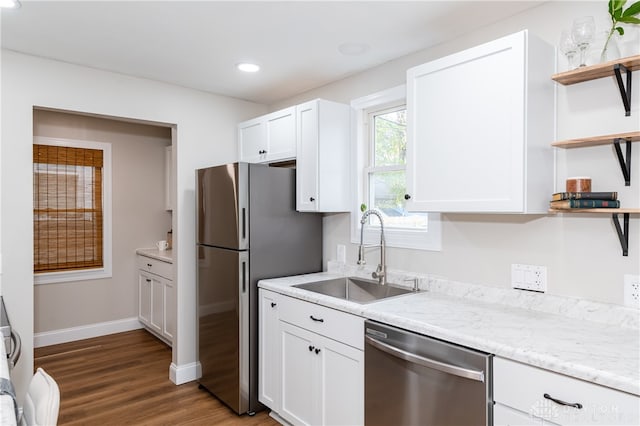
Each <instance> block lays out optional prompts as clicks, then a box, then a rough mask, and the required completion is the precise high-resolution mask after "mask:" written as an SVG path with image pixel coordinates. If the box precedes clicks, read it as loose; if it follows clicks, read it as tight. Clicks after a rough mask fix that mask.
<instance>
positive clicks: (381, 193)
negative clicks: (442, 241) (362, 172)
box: [369, 170, 427, 230]
mask: <svg viewBox="0 0 640 426" xmlns="http://www.w3.org/2000/svg"><path fill="white" fill-rule="evenodd" d="M369 190H370V195H369V199H370V200H371V202H372V203H371V204H372V207H373V208H376V209H378V210H380V211H381V212H382V214H383V216H384V224H385V226H388V227H401V228H412V229H415V228H418V229H424V230H426V229H427V213H409V212H407V211H406V208H405V207H406V201H405V199H404V194H405V193H406V181H405V171H404V170H398V171H391V172H372V173H370V174H369ZM370 223H371V224H377V219H376V220H375V221H372V222H370Z"/></svg>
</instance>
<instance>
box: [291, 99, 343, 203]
mask: <svg viewBox="0 0 640 426" xmlns="http://www.w3.org/2000/svg"><path fill="white" fill-rule="evenodd" d="M350 120H351V109H350V107H349V106H348V105H344V104H340V103H336V102H331V101H327V100H324V99H315V100H313V101H309V102H306V103H303V104H300V105H298V106H296V139H297V160H296V162H297V173H296V207H297V210H298V211H306V212H345V211H349V210H350V206H349V203H350V201H351V196H350V194H351V186H350V181H349V179H350V175H349V170H350V169H349V165H350V158H349V151H350V150H349V144H350V142H349V141H350V139H349V138H350V130H349V129H350V127H349V126H350Z"/></svg>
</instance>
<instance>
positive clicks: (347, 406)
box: [259, 289, 364, 425]
mask: <svg viewBox="0 0 640 426" xmlns="http://www.w3.org/2000/svg"><path fill="white" fill-rule="evenodd" d="M272 303H275V304H276V306H275V307H273V306H272ZM260 308H261V312H260V321H261V322H264V323H261V325H260V341H261V342H263V343H261V346H260V348H261V350H260V373H259V375H260V378H261V379H262V380H263V383H260V384H259V389H260V395H259V397H260V401H261V402H262V403H263V404H265V405H267V406H268V407H269V408H271V409H272V410H273V411H275V412H276V413H277V414H278V415H279V416H281V417H282V418H283V419H285V420H286V421H288V422H290V423H291V424H294V425H361V424H363V423H364V352H363V327H364V319H363V318H360V317H358V316H355V315H351V314H347V313H344V312H340V311H337V310H334V309H330V308H325V307H322V306H318V305H315V304H313V303H309V302H304V301H301V300H297V299H293V298H290V297H287V296H283V295H278V294H275V293H273V292H270V291H267V290H264V289H261V290H260ZM275 308H277V309H275ZM276 316H277V318H278V320H277V326H276V320H275V317H276ZM276 327H277V331H278V336H277V337H274V335H275V331H274V330H275V329H276ZM272 340H275V341H276V342H277V343H278V347H277V348H275V347H274V346H272V345H271V344H270V343H269V341H272ZM274 358H277V359H278V362H277V363H275V362H274V361H273V359H274ZM267 370H268V371H267ZM275 382H277V383H275ZM274 393H277V395H276V396H275V397H274V396H273V395H274Z"/></svg>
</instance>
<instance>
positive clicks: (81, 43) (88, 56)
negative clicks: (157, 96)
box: [1, 0, 540, 104]
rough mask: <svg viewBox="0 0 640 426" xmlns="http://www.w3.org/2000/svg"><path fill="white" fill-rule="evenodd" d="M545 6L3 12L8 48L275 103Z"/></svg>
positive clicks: (48, 6)
mask: <svg viewBox="0 0 640 426" xmlns="http://www.w3.org/2000/svg"><path fill="white" fill-rule="evenodd" d="M539 4H540V1H528V2H524V1H491V2H488V1H466V2H463V1H410V2H403V1H356V2H347V1H289V2H271V1H258V2H246V1H227V2H221V1H30V0H22V7H21V8H20V9H15V10H3V11H2V21H1V25H2V27H1V28H2V47H3V48H5V49H10V50H15V51H19V52H24V53H27V54H31V55H35V56H41V57H45V58H50V59H56V60H60V61H64V62H69V63H73V64H79V65H85V66H89V67H93V68H100V69H104V70H109V71H114V72H118V73H122V74H128V75H132V76H137V77H143V78H147V79H153V80H159V81H163V82H167V83H173V84H177V85H180V86H184V87H189V88H193V89H198V90H203V91H207V92H212V93H217V94H221V95H226V96H231V97H235V98H240V99H246V100H250V101H254V102H258V103H263V104H272V103H275V102H277V101H279V100H282V99H286V98H288V97H291V96H293V95H296V94H299V93H303V92H305V91H308V90H311V89H314V88H317V87H320V86H323V85H325V84H328V83H331V82H333V81H336V80H340V79H343V78H345V77H347V76H349V75H353V74H356V73H358V72H361V71H363V70H365V69H368V68H371V67H375V66H377V65H380V64H382V63H385V62H387V61H390V60H392V59H395V58H398V57H401V56H404V55H407V54H410V53H413V52H416V51H419V50H422V49H425V48H428V47H430V46H433V45H435V44H438V43H441V42H443V41H446V40H448V39H452V38H455V37H458V36H460V35H461V34H462V33H464V32H470V31H473V30H475V29H477V28H480V27H483V26H486V25H488V24H491V23H493V22H496V21H498V20H501V19H504V18H506V17H508V16H511V15H514V14H517V13H519V12H522V11H523V10H526V9H529V8H531V7H535V6H537V5H539ZM345 43H356V45H355V46H356V47H358V46H363V45H364V46H365V52H364V53H362V54H360V55H353V54H343V53H341V52H340V51H339V50H338V48H339V46H340V45H342V44H345ZM349 46H353V45H348V46H347V47H349ZM244 61H249V62H255V63H257V64H259V65H260V66H261V67H262V70H261V71H260V72H259V73H256V74H245V73H241V72H240V71H238V70H237V69H236V68H235V65H236V64H237V63H239V62H244Z"/></svg>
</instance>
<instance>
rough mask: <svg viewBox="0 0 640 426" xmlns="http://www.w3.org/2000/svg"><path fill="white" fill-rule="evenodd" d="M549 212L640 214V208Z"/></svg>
mask: <svg viewBox="0 0 640 426" xmlns="http://www.w3.org/2000/svg"><path fill="white" fill-rule="evenodd" d="M549 213H553V214H557V213H599V214H616V213H628V214H640V209H625V208H619V209H609V208H602V209H549Z"/></svg>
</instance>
